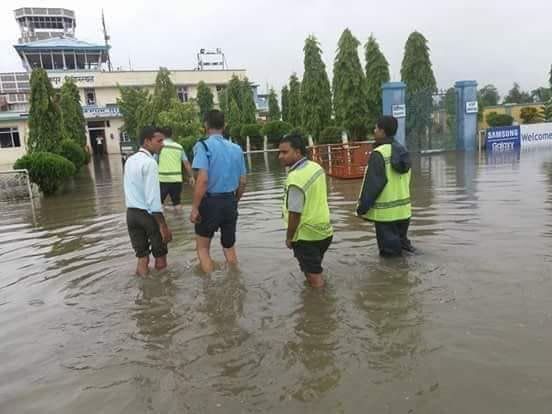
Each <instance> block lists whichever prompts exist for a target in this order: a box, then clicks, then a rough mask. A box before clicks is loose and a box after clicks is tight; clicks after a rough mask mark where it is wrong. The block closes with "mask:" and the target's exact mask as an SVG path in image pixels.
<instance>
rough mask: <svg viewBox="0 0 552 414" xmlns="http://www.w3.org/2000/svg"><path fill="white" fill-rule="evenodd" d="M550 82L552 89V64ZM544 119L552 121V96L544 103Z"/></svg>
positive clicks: (551, 66)
mask: <svg viewBox="0 0 552 414" xmlns="http://www.w3.org/2000/svg"><path fill="white" fill-rule="evenodd" d="M548 75H549V78H548V82H549V83H550V89H551V90H552V65H550V72H549V74H548ZM544 119H545V120H546V121H547V122H552V98H550V99H549V100H548V102H546V104H545V105H544Z"/></svg>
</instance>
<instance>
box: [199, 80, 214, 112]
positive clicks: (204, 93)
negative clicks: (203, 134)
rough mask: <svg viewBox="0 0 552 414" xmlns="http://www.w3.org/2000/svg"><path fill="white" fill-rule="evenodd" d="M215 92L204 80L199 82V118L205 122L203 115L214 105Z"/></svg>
mask: <svg viewBox="0 0 552 414" xmlns="http://www.w3.org/2000/svg"><path fill="white" fill-rule="evenodd" d="M213 98H214V97H213V92H211V88H209V86H207V84H206V83H205V82H203V81H200V82H199V83H198V84H197V106H198V107H199V119H200V120H201V121H202V122H203V117H204V116H205V114H206V113H207V112H209V111H210V110H211V109H213V107H214V105H215V104H214V102H213Z"/></svg>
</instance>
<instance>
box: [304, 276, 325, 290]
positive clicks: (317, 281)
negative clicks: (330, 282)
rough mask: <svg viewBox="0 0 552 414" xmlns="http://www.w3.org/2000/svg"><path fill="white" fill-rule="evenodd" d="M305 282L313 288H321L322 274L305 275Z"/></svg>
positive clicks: (322, 285) (322, 283)
mask: <svg viewBox="0 0 552 414" xmlns="http://www.w3.org/2000/svg"><path fill="white" fill-rule="evenodd" d="M305 276H306V278H307V282H309V285H310V286H311V287H313V288H323V287H324V285H325V283H324V279H323V278H322V273H305Z"/></svg>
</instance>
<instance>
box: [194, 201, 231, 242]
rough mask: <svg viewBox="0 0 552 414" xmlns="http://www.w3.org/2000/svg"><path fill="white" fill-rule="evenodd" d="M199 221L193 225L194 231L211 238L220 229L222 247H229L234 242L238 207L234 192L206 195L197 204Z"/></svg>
mask: <svg viewBox="0 0 552 414" xmlns="http://www.w3.org/2000/svg"><path fill="white" fill-rule="evenodd" d="M199 215H200V216H201V221H200V222H199V223H197V224H196V225H195V233H196V234H197V235H198V236H201V237H208V238H209V239H212V238H213V236H214V235H215V232H217V231H218V230H220V233H221V234H220V242H221V244H222V247H224V248H225V249H229V248H231V247H232V246H234V244H235V243H236V223H237V221H238V208H237V202H236V197H235V195H234V193H221V194H216V195H207V196H205V198H204V199H203V200H202V201H201V204H200V205H199Z"/></svg>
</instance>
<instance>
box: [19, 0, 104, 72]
mask: <svg viewBox="0 0 552 414" xmlns="http://www.w3.org/2000/svg"><path fill="white" fill-rule="evenodd" d="M15 19H16V20H17V23H18V24H19V28H20V30H21V37H20V38H19V39H18V40H19V41H18V44H17V45H15V46H14V48H15V50H16V51H17V53H18V54H19V57H20V58H21V61H22V63H23V66H24V67H25V69H26V70H27V71H32V70H33V68H35V67H40V68H43V69H46V70H79V71H85V70H102V69H104V65H105V64H108V66H109V49H110V46H109V44H108V43H107V39H108V37H107V34H105V37H106V42H105V44H104V45H96V44H91V43H87V42H83V41H80V40H77V39H76V38H75V28H76V26H77V20H76V18H75V12H74V11H73V10H67V9H59V8H43V7H24V8H20V9H17V10H15ZM104 27H105V26H104Z"/></svg>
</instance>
